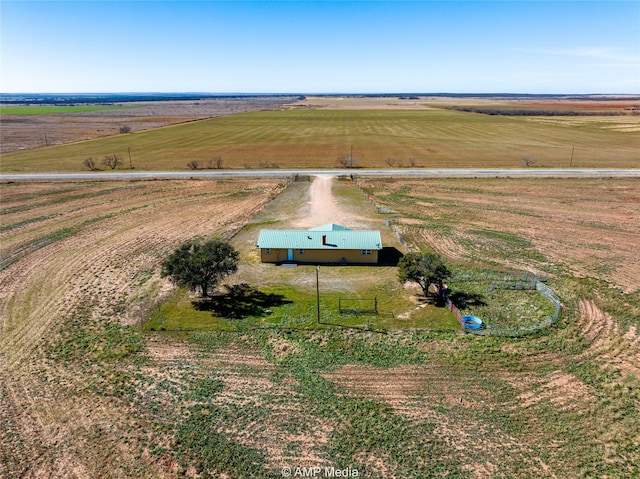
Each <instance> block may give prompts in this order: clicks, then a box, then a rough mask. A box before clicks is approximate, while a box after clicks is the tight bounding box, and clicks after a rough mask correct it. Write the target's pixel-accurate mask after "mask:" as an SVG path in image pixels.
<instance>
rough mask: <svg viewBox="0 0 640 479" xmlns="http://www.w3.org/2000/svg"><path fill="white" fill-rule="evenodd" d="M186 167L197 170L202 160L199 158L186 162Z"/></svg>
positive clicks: (200, 166)
mask: <svg viewBox="0 0 640 479" xmlns="http://www.w3.org/2000/svg"><path fill="white" fill-rule="evenodd" d="M187 167H188V168H190V169H192V170H198V169H200V168H202V162H201V161H200V160H191V161H190V162H189V163H187Z"/></svg>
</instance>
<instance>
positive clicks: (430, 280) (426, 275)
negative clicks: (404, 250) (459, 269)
mask: <svg viewBox="0 0 640 479" xmlns="http://www.w3.org/2000/svg"><path fill="white" fill-rule="evenodd" d="M449 277H451V271H449V268H447V266H446V265H445V264H444V262H443V261H442V257H441V256H440V255H438V254H435V253H425V254H420V253H408V254H406V255H404V256H403V257H402V258H400V261H399V262H398V279H399V280H400V282H402V283H405V282H406V281H412V282H415V283H418V284H419V285H420V287H421V288H422V292H423V293H424V295H425V296H427V295H428V293H429V286H430V285H431V284H436V285H438V291H439V295H440V297H441V298H442V297H443V295H444V288H443V283H444V281H446V280H447V279H448V278H449Z"/></svg>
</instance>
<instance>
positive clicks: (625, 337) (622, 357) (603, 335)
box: [578, 299, 640, 380]
mask: <svg viewBox="0 0 640 479" xmlns="http://www.w3.org/2000/svg"><path fill="white" fill-rule="evenodd" d="M578 313H579V318H580V319H579V323H578V325H579V326H580V327H581V329H582V334H583V335H584V336H585V337H586V338H587V339H588V340H589V342H590V343H591V345H590V346H589V347H588V348H587V350H586V351H584V352H583V353H582V354H581V355H580V356H578V359H591V360H593V359H596V360H597V361H599V362H602V363H604V364H605V365H606V366H607V367H611V368H613V369H616V370H618V371H619V372H620V373H621V374H622V375H623V376H632V377H634V378H635V379H636V380H640V335H639V334H638V333H637V330H636V328H635V327H630V328H629V329H628V330H627V331H625V332H623V331H622V330H621V328H620V326H619V325H618V323H617V322H616V321H615V320H614V319H613V317H612V316H611V315H610V314H608V313H605V312H603V311H602V310H601V309H600V308H598V307H597V306H596V304H595V303H594V302H593V301H591V300H586V299H581V300H579V302H578Z"/></svg>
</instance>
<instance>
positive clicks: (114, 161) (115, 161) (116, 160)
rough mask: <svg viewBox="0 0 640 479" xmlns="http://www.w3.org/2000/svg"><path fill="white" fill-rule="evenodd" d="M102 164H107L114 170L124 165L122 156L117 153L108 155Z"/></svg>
mask: <svg viewBox="0 0 640 479" xmlns="http://www.w3.org/2000/svg"><path fill="white" fill-rule="evenodd" d="M102 164H103V165H107V166H108V167H109V168H111V169H112V170H115V169H116V168H117V167H118V166H122V156H121V155H118V154H116V153H114V154H113V155H106V156H105V157H104V158H103V159H102Z"/></svg>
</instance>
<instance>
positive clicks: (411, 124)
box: [2, 109, 640, 173]
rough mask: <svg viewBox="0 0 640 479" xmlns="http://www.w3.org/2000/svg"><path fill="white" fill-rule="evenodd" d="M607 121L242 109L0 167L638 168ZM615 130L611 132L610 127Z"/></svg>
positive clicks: (636, 140)
mask: <svg viewBox="0 0 640 479" xmlns="http://www.w3.org/2000/svg"><path fill="white" fill-rule="evenodd" d="M620 118H621V120H620V121H623V122H624V125H621V126H620V128H619V129H618V128H617V127H616V125H614V124H612V123H611V120H607V123H606V125H601V124H598V123H581V124H580V125H577V126H576V125H572V124H571V123H570V121H571V117H569V119H567V122H566V123H562V122H560V123H559V122H558V120H557V119H554V121H553V122H542V121H538V120H539V119H540V117H536V118H520V117H494V116H485V115H479V114H474V113H465V112H456V111H448V110H438V109H428V110H422V111H398V110H396V111H394V110H389V111H375V110H374V111H371V110H369V111H367V110H361V111H339V110H315V111H314V110H289V111H262V112H254V113H245V114H239V115H232V116H227V117H221V118H215V119H211V120H205V121H198V122H193V123H189V124H183V125H178V126H172V127H167V128H162V129H157V130H150V131H144V132H138V133H134V134H128V135H118V136H113V137H109V138H104V139H99V140H94V141H89V142H82V143H77V144H72V145H65V146H59V147H51V148H44V149H36V150H29V151H23V152H15V153H8V154H4V155H2V171H3V172H4V173H10V172H35V171H78V170H82V169H83V168H84V167H83V164H82V162H83V160H84V159H86V158H88V157H94V158H98V159H101V158H102V157H104V156H105V155H111V154H114V153H116V154H121V155H123V156H126V155H128V153H129V151H130V152H131V155H132V161H133V164H134V166H135V167H136V169H139V170H140V169H142V170H174V169H186V167H187V163H188V162H190V161H200V162H202V164H205V165H206V164H207V163H208V162H210V161H211V160H213V159H214V158H217V157H221V158H222V159H223V166H224V167H225V168H257V167H265V166H269V167H276V166H279V167H295V168H311V167H313V168H318V167H320V168H323V167H335V166H337V159H338V158H340V157H345V156H348V155H350V153H351V148H352V147H353V157H354V159H355V160H356V163H357V166H360V167H386V166H388V165H390V163H393V164H394V165H403V166H409V165H415V166H418V167H429V168H443V167H445V168H468V167H500V168H517V167H521V166H522V162H521V159H522V157H524V156H530V157H535V158H536V159H537V160H538V166H544V167H568V166H570V165H571V166H575V167H578V166H579V167H637V166H638V164H639V163H638V162H639V161H640V156H639V155H638V150H639V148H640V136H639V135H638V133H637V132H635V131H633V129H632V128H630V127H629V122H630V121H631V122H633V121H635V122H636V125H637V124H638V122H640V117H620ZM618 130H620V131H618Z"/></svg>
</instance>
